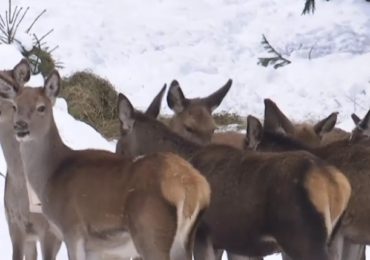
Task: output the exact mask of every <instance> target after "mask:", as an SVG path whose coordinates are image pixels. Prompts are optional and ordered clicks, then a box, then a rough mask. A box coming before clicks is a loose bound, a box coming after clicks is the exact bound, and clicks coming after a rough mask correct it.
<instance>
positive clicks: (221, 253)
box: [215, 249, 224, 260]
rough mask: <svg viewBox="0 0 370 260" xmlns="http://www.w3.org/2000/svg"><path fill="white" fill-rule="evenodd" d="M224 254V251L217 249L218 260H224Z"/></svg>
mask: <svg viewBox="0 0 370 260" xmlns="http://www.w3.org/2000/svg"><path fill="white" fill-rule="evenodd" d="M223 254H224V250H223V249H216V250H215V256H216V259H217V260H222V255H223Z"/></svg>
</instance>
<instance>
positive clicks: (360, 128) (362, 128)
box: [351, 110, 370, 141]
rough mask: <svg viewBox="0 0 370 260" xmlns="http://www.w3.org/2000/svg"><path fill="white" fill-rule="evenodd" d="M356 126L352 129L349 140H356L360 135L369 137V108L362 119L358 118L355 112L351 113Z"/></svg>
mask: <svg viewBox="0 0 370 260" xmlns="http://www.w3.org/2000/svg"><path fill="white" fill-rule="evenodd" d="M351 117H352V120H353V122H354V123H355V125H356V127H355V128H354V129H353V131H352V135H351V140H352V141H353V140H358V139H360V138H361V137H365V138H369V137H370V110H369V111H368V112H367V114H366V115H365V117H364V118H363V119H361V118H359V117H358V116H357V115H356V114H352V115H351Z"/></svg>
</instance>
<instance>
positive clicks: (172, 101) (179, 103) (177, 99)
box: [167, 80, 188, 114]
mask: <svg viewBox="0 0 370 260" xmlns="http://www.w3.org/2000/svg"><path fill="white" fill-rule="evenodd" d="M187 103H188V101H187V99H186V98H185V96H184V93H182V90H181V87H180V84H179V82H178V81H177V80H174V81H172V83H171V85H170V89H169V90H168V94H167V104H168V106H169V107H170V108H171V109H172V110H173V111H174V112H175V113H176V114H179V113H181V112H182V111H184V109H185V107H186V105H187Z"/></svg>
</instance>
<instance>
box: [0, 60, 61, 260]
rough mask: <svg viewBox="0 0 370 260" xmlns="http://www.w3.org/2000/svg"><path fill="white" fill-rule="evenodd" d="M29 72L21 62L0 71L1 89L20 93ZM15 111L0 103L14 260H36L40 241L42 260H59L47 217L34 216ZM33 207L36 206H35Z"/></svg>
mask: <svg viewBox="0 0 370 260" xmlns="http://www.w3.org/2000/svg"><path fill="white" fill-rule="evenodd" d="M29 77H30V68H29V64H28V63H27V61H26V60H22V61H21V62H19V63H18V64H17V65H16V66H15V67H14V68H13V69H12V70H9V71H0V85H2V87H5V88H9V89H11V88H15V89H19V88H21V86H23V84H24V83H25V82H26V81H28V79H29ZM13 113H14V111H13V108H12V104H11V103H10V102H8V101H6V100H3V99H1V100H0V141H1V146H2V150H3V153H4V157H5V160H6V162H7V171H8V172H7V175H6V181H5V191H4V205H5V214H6V218H7V223H8V227H9V234H10V238H11V242H12V246H13V257H12V259H13V260H21V259H23V258H24V257H25V258H26V259H27V260H36V259H37V247H36V243H37V241H39V242H40V246H41V253H42V258H43V259H44V260H52V259H55V258H56V255H57V253H58V250H59V248H60V244H61V241H60V240H59V239H57V238H56V237H55V235H53V233H52V232H51V231H50V226H49V224H48V222H47V220H46V219H45V217H44V215H43V214H41V213H37V212H31V211H30V208H31V204H30V200H29V197H28V194H29V193H28V190H27V181H26V179H25V175H24V171H23V167H22V161H21V158H20V152H19V144H18V142H17V141H16V140H15V134H14V131H13V121H12V119H13ZM32 207H34V206H32Z"/></svg>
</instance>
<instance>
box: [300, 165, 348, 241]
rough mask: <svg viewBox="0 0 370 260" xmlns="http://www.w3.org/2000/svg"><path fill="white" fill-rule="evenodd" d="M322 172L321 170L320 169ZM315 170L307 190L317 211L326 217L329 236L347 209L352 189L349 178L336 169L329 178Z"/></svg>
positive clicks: (330, 170)
mask: <svg viewBox="0 0 370 260" xmlns="http://www.w3.org/2000/svg"><path fill="white" fill-rule="evenodd" d="M320 170H321V169H320ZM320 170H319V171H317V169H314V170H313V171H312V174H310V175H309V177H308V178H307V180H306V188H307V190H308V192H309V196H310V198H311V201H312V202H313V204H314V205H315V207H316V209H317V210H318V211H319V212H320V213H321V214H322V215H323V216H324V218H325V223H326V228H327V230H328V235H330V233H331V232H332V230H333V228H334V227H335V225H336V224H337V222H338V220H339V218H340V217H341V215H342V214H343V212H344V210H345V209H346V207H347V204H348V200H349V198H350V195H351V187H350V184H349V182H348V180H347V178H346V177H345V176H344V175H343V174H342V173H341V172H339V171H338V170H337V169H335V168H334V167H330V168H329V167H328V171H329V172H330V175H329V176H325V175H322V174H321V173H320Z"/></svg>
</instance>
